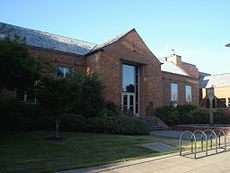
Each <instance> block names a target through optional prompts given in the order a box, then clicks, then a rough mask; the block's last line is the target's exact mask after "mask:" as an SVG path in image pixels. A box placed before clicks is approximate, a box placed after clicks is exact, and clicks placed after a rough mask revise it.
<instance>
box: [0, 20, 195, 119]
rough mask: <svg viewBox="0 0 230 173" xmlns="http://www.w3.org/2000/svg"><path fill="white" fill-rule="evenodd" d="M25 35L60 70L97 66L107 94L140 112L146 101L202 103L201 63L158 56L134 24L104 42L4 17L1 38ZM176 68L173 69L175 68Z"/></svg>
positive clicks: (153, 105)
mask: <svg viewBox="0 0 230 173" xmlns="http://www.w3.org/2000/svg"><path fill="white" fill-rule="evenodd" d="M16 36H17V37H20V38H25V44H26V45H27V46H28V47H29V50H30V52H31V54H33V55H34V56H35V57H36V56H37V57H47V58H48V59H49V61H50V63H52V64H53V65H55V67H56V68H57V74H59V75H60V74H61V75H63V76H66V75H68V74H69V73H70V72H71V71H75V72H77V71H83V70H86V71H87V72H88V73H91V72H96V73H97V74H98V76H99V79H100V80H101V81H102V83H103V85H104V86H105V88H104V90H103V97H104V99H105V100H107V101H111V102H114V103H115V104H116V105H119V106H121V107H122V108H123V109H129V110H130V111H132V112H133V114H135V115H137V116H146V115H147V109H148V107H151V108H156V107H159V106H163V105H167V104H171V103H172V102H173V103H176V104H186V103H192V104H195V105H198V102H199V101H198V100H199V89H198V76H197V72H198V70H197V68H196V67H195V66H194V65H191V64H187V63H184V62H182V61H181V57H180V56H177V55H173V56H171V57H167V58H165V60H164V61H163V60H161V61H160V60H158V59H157V58H156V56H155V55H154V54H153V53H152V52H151V51H150V50H149V48H148V47H147V46H146V44H145V43H144V41H143V40H142V39H141V37H140V36H139V34H138V33H137V32H136V30H135V29H132V30H130V31H129V32H127V33H124V34H122V35H119V36H117V37H115V38H113V39H111V40H109V41H107V42H105V43H103V44H93V43H89V42H86V41H81V40H77V39H71V38H67V37H63V36H59V35H55V34H50V33H46V32H41V31H37V30H32V29H27V28H22V27H18V26H14V25H10V24H5V23H0V38H1V39H3V38H5V37H9V38H11V39H13V38H15V37H16ZM172 69H174V70H172Z"/></svg>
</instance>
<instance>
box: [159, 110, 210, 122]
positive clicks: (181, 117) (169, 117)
mask: <svg viewBox="0 0 230 173" xmlns="http://www.w3.org/2000/svg"><path fill="white" fill-rule="evenodd" d="M156 114H157V115H158V116H159V118H161V119H162V120H163V121H164V122H165V123H166V124H167V125H169V126H175V125H179V124H192V123H195V124H201V123H208V115H209V111H208V109H207V108H203V107H196V106H194V105H178V106H176V107H174V106H163V107H160V108H157V109H156Z"/></svg>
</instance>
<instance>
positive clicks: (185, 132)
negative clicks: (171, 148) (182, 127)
mask: <svg viewBox="0 0 230 173" xmlns="http://www.w3.org/2000/svg"><path fill="white" fill-rule="evenodd" d="M185 134H191V136H190V138H191V153H194V158H196V149H197V148H196V137H195V135H194V134H193V132H191V131H184V132H183V133H181V135H180V140H179V150H180V155H181V156H182V139H183V136H184V135H185ZM193 139H194V142H195V151H193Z"/></svg>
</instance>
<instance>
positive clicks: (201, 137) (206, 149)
mask: <svg viewBox="0 0 230 173" xmlns="http://www.w3.org/2000/svg"><path fill="white" fill-rule="evenodd" d="M197 133H201V136H200V140H201V151H203V150H204V138H203V136H204V137H205V152H206V156H207V155H208V137H207V135H206V134H205V133H204V131H202V130H195V131H194V132H193V134H194V135H195V137H196V134H197Z"/></svg>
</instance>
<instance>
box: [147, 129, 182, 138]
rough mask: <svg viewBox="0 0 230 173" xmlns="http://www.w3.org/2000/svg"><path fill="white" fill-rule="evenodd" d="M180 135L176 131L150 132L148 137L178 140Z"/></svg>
mask: <svg viewBox="0 0 230 173" xmlns="http://www.w3.org/2000/svg"><path fill="white" fill-rule="evenodd" d="M181 133H182V132H181V131H176V130H155V131H151V132H150V135H157V136H164V137H170V138H177V139H179V137H180V134H181Z"/></svg>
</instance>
